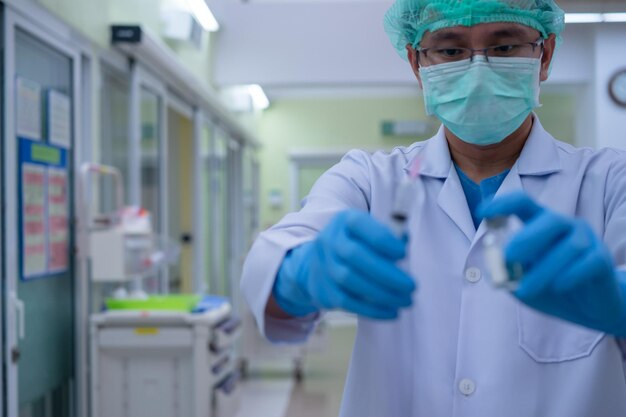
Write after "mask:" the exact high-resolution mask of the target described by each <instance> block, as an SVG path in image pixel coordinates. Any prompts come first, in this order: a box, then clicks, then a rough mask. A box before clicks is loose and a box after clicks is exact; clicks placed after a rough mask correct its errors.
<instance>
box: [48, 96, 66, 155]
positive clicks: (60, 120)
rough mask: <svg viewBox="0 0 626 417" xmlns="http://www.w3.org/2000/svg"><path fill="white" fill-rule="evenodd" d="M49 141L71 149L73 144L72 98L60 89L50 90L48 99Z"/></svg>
mask: <svg viewBox="0 0 626 417" xmlns="http://www.w3.org/2000/svg"><path fill="white" fill-rule="evenodd" d="M46 104H47V105H46V108H47V122H48V123H47V128H48V142H50V143H51V144H52V145H57V146H61V147H63V148H66V149H69V148H70V146H71V144H72V119H71V114H72V113H71V112H72V108H71V101H70V98H69V97H68V96H67V95H65V94H63V93H60V92H58V91H55V90H50V91H48V97H47V100H46Z"/></svg>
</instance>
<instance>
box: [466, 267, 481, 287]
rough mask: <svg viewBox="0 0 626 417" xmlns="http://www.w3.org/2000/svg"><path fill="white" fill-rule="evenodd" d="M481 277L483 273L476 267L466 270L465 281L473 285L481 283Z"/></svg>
mask: <svg viewBox="0 0 626 417" xmlns="http://www.w3.org/2000/svg"><path fill="white" fill-rule="evenodd" d="M481 277H482V273H481V272H480V269H478V268H476V267H474V266H473V267H471V268H467V269H466V270H465V279H466V280H468V281H469V282H471V283H477V282H478V281H480V278H481Z"/></svg>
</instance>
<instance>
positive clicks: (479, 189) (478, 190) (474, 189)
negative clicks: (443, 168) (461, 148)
mask: <svg viewBox="0 0 626 417" xmlns="http://www.w3.org/2000/svg"><path fill="white" fill-rule="evenodd" d="M454 168H456V172H457V174H458V175H459V180H460V181H461V186H462V187H463V192H464V193H465V199H466V200H467V206H468V207H469V210H470V213H471V214H472V221H473V222H474V227H475V228H476V229H478V226H479V225H480V222H481V221H482V217H480V216H479V215H478V207H479V206H480V203H482V202H483V201H490V200H492V199H493V197H494V196H495V195H496V193H497V192H498V189H499V188H500V186H501V185H502V183H503V182H504V179H505V178H506V176H507V175H508V174H509V171H510V169H507V170H506V171H504V172H502V173H501V174H498V175H496V176H493V177H490V178H486V179H484V180H482V181H481V182H480V184H476V183H475V182H474V181H473V180H472V179H471V178H470V177H468V176H467V175H466V174H465V172H463V171H462V170H461V168H459V166H458V165H457V164H454Z"/></svg>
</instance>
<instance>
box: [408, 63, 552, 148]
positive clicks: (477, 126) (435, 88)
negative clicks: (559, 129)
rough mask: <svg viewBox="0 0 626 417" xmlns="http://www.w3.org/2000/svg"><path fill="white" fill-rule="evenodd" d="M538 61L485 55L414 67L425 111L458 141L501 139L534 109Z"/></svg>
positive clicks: (537, 100) (535, 106) (484, 142)
mask: <svg viewBox="0 0 626 417" xmlns="http://www.w3.org/2000/svg"><path fill="white" fill-rule="evenodd" d="M540 70H541V59H536V58H489V62H487V60H486V59H485V57H484V56H481V55H477V56H475V57H474V60H473V62H471V61H470V60H465V61H460V62H453V63H449V64H439V65H433V66H430V67H422V68H420V75H421V78H422V84H423V86H424V98H425V101H426V112H427V113H428V114H429V115H435V116H437V118H439V120H441V122H442V123H443V124H444V125H445V126H446V127H447V128H448V129H450V131H452V133H454V134H455V135H456V136H458V137H459V138H460V139H461V140H463V141H465V142H467V143H471V144H475V145H480V146H486V145H492V144H494V143H499V142H502V141H503V140H504V139H506V138H507V137H508V136H509V135H511V134H512V133H513V132H515V131H516V130H517V129H518V128H519V127H520V126H521V125H522V123H523V122H524V120H526V118H527V117H528V115H529V114H530V113H531V112H532V110H533V109H534V108H537V107H539V106H540V105H541V104H540V103H539V82H540V78H539V75H540Z"/></svg>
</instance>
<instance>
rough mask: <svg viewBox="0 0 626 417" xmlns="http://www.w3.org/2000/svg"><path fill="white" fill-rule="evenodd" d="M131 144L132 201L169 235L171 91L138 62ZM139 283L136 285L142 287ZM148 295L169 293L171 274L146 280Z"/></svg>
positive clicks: (162, 273) (157, 229)
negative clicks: (168, 103)
mask: <svg viewBox="0 0 626 417" xmlns="http://www.w3.org/2000/svg"><path fill="white" fill-rule="evenodd" d="M130 94H131V97H130V103H131V108H130V112H129V113H130V123H131V138H130V139H131V141H130V142H131V143H130V149H129V157H130V168H129V171H130V172H129V201H130V202H131V204H135V205H138V206H140V207H143V208H145V209H147V210H148V211H149V212H150V213H151V215H152V227H153V229H154V231H155V233H157V234H158V235H161V236H167V235H168V226H169V224H168V223H169V222H168V212H167V210H168V206H167V196H168V192H167V189H168V181H167V178H168V168H167V162H168V161H167V143H166V138H167V135H166V132H167V92H166V88H165V86H164V85H163V83H161V82H160V81H159V80H158V79H157V78H156V77H154V76H152V75H151V74H150V73H149V72H147V71H146V70H144V69H143V68H142V67H141V66H140V65H139V64H137V63H134V64H133V66H132V69H131V90H130ZM138 285H139V283H135V286H138ZM142 287H143V289H144V290H145V291H147V292H148V293H163V294H166V293H168V292H169V271H168V270H167V268H163V269H162V270H161V271H159V272H158V273H157V274H155V275H154V276H152V277H148V278H147V279H145V280H143V282H142Z"/></svg>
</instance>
